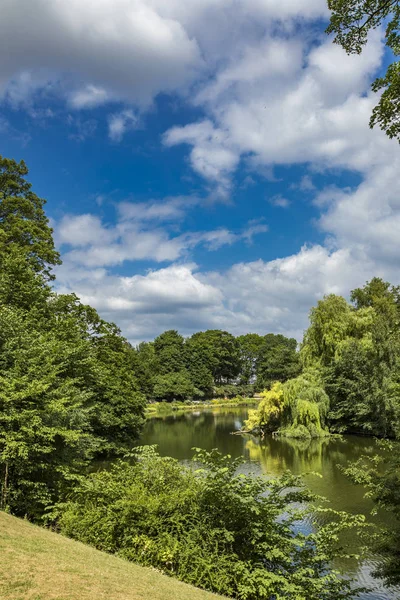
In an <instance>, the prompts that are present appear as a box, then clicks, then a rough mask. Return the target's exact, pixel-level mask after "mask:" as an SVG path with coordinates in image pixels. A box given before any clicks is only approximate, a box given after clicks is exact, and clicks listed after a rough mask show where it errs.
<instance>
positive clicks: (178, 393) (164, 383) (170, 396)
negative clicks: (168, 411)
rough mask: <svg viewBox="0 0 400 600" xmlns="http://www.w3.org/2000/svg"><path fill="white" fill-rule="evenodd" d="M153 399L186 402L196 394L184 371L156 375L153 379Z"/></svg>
mask: <svg viewBox="0 0 400 600" xmlns="http://www.w3.org/2000/svg"><path fill="white" fill-rule="evenodd" d="M153 393H154V397H155V398H158V399H159V400H168V401H169V402H171V401H172V400H180V401H182V400H187V399H188V398H190V397H191V396H194V395H195V393H196V388H195V387H194V385H193V383H192V382H191V381H190V377H189V375H188V374H187V373H186V371H179V372H177V373H167V374H166V375H157V376H156V377H155V378H154V392H153Z"/></svg>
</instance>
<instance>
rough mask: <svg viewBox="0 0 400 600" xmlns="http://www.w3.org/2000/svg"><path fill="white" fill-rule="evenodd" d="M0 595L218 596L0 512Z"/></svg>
mask: <svg viewBox="0 0 400 600" xmlns="http://www.w3.org/2000/svg"><path fill="white" fill-rule="evenodd" d="M0 598H1V600H222V597H221V596H216V595H215V594H211V593H208V592H204V591H202V590H199V589H197V588H194V587H192V586H190V585H186V584H184V583H181V582H179V581H176V580H174V579H171V578H169V577H167V576H166V575H162V574H161V573H159V572H157V571H156V570H154V569H150V568H146V567H140V566H137V565H135V564H132V563H129V562H127V561H125V560H122V559H120V558H117V557H115V556H110V555H108V554H105V553H103V552H99V551H98V550H95V549H94V548H90V547H89V546H85V545H84V544H80V543H79V542H75V541H73V540H69V539H68V538H65V537H63V536H61V535H58V534H56V533H52V532H50V531H47V530H45V529H42V528H40V527H36V526H35V525H32V524H30V523H28V522H27V521H24V520H22V519H16V518H15V517H11V516H10V515H7V514H5V513H4V512H0Z"/></svg>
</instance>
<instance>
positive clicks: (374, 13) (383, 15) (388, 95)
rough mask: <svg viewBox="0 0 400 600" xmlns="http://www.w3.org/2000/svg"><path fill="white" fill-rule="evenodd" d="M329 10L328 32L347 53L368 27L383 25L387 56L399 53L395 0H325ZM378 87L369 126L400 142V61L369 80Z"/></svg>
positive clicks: (399, 10)
mask: <svg viewBox="0 0 400 600" xmlns="http://www.w3.org/2000/svg"><path fill="white" fill-rule="evenodd" d="M328 7H329V8H330V9H331V11H332V16H331V21H330V24H329V27H328V29H327V32H328V33H334V34H335V38H334V41H335V42H336V43H337V44H340V45H341V46H342V48H344V49H345V50H346V52H347V53H348V54H360V53H361V52H362V50H363V47H364V46H365V45H366V44H367V43H368V35H369V33H370V31H371V30H373V29H377V28H380V27H382V26H384V27H385V43H386V47H387V48H388V50H389V54H390V55H391V56H395V57H397V56H399V55H400V4H399V2H398V0H328ZM372 89H373V91H375V92H378V91H381V90H382V94H381V96H380V99H379V102H378V104H377V106H376V107H375V108H374V110H373V112H372V116H371V120H370V126H371V127H373V126H374V125H376V124H378V125H379V126H380V127H381V128H382V129H383V130H384V131H385V132H386V134H387V135H388V136H389V137H390V138H397V139H398V140H399V142H400V61H398V60H395V61H394V62H392V63H390V64H389V66H388V68H387V70H386V74H385V75H384V76H383V77H378V79H376V80H375V81H374V83H373V84H372Z"/></svg>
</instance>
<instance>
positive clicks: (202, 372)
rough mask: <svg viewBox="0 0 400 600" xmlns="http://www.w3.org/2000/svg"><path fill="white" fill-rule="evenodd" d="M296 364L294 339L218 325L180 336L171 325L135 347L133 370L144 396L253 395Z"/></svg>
mask: <svg viewBox="0 0 400 600" xmlns="http://www.w3.org/2000/svg"><path fill="white" fill-rule="evenodd" d="M299 370H300V362H299V353H298V351H297V342H296V340H295V339H293V338H292V339H289V338H286V337H285V336H283V335H281V334H278V335H275V334H273V333H269V334H267V335H265V336H261V335H258V334H256V333H249V334H246V335H242V336H239V337H237V338H235V337H234V336H233V335H232V334H230V333H228V332H227V331H222V330H219V329H215V330H211V329H210V330H207V331H200V332H198V333H195V334H193V335H192V336H190V337H188V338H186V339H184V338H183V337H182V336H181V335H180V334H179V333H178V332H177V331H174V330H169V331H165V332H164V333H162V334H161V335H159V336H158V337H157V338H156V339H155V340H154V342H143V343H141V344H140V345H139V346H138V347H137V349H136V357H135V373H136V374H137V379H138V382H139V385H140V389H141V391H142V392H143V393H144V394H145V395H146V397H147V398H148V400H165V401H167V402H172V401H174V400H178V401H182V400H190V399H210V398H215V397H225V398H233V397H234V396H237V395H238V394H239V395H243V396H252V395H253V393H254V391H257V390H263V389H264V388H265V387H268V386H270V385H271V384H272V383H273V382H274V381H278V380H279V381H286V380H287V379H289V378H290V377H294V376H295V375H296V374H297V373H298V372H299Z"/></svg>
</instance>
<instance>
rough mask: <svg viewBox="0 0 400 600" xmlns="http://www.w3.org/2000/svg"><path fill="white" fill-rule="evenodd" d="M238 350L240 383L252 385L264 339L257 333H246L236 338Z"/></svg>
mask: <svg viewBox="0 0 400 600" xmlns="http://www.w3.org/2000/svg"><path fill="white" fill-rule="evenodd" d="M237 340H238V342H239V348H240V383H241V384H245V385H247V384H249V383H253V382H254V380H255V378H256V375H257V360H258V358H259V355H260V350H261V347H262V345H263V343H264V338H263V337H262V336H261V335H258V333H247V334H246V335H240V336H239V337H238V338H237Z"/></svg>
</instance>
